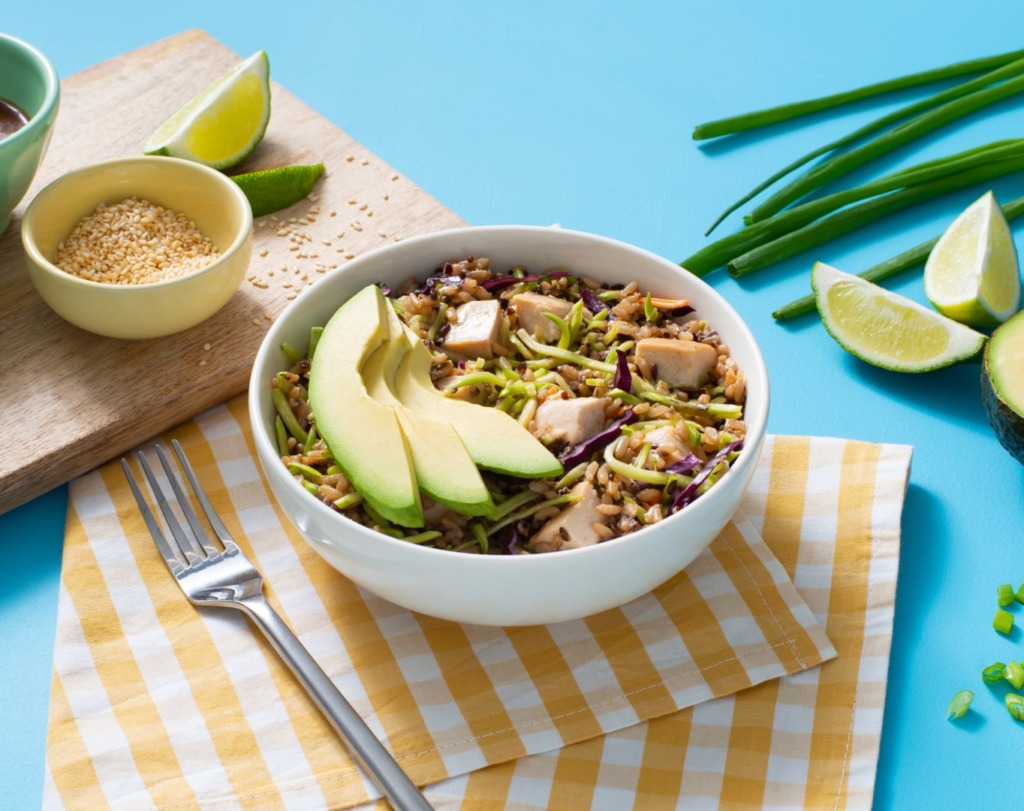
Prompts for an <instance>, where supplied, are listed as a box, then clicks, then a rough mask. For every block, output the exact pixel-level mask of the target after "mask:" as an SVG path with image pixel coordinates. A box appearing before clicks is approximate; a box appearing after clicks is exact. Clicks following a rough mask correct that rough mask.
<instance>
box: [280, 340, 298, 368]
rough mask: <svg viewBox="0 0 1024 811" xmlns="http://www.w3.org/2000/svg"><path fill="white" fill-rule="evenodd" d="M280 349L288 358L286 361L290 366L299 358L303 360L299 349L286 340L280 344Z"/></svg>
mask: <svg viewBox="0 0 1024 811" xmlns="http://www.w3.org/2000/svg"><path fill="white" fill-rule="evenodd" d="M281 351H282V352H284V354H285V356H286V357H287V358H288V362H289V363H290V364H291V365H292V366H294V365H295V364H296V363H298V362H299V361H300V360H303V357H302V355H300V354H299V351H298V350H297V349H296V348H295V347H294V346H292V345H291V344H290V343H288V342H287V341H285V342H284V343H283V344H281Z"/></svg>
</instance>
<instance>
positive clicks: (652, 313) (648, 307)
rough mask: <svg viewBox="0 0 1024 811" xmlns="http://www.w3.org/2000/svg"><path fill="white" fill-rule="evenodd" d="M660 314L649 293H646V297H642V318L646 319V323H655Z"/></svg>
mask: <svg viewBox="0 0 1024 811" xmlns="http://www.w3.org/2000/svg"><path fill="white" fill-rule="evenodd" d="M660 315H661V313H659V312H658V308H657V307H655V306H654V303H653V302H652V301H651V294H650V293H648V294H647V298H645V299H644V318H646V319H647V323H648V324H657V323H658V318H659V316H660Z"/></svg>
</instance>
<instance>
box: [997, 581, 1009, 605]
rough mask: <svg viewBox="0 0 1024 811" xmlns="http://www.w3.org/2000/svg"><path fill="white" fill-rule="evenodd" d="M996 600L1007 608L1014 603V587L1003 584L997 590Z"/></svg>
mask: <svg viewBox="0 0 1024 811" xmlns="http://www.w3.org/2000/svg"><path fill="white" fill-rule="evenodd" d="M996 600H997V601H998V603H999V605H1001V606H1007V605H1009V604H1010V603H1012V602H1013V586H1011V585H1010V584H1009V583H1003V584H1002V585H1001V586H999V587H998V588H997V589H996Z"/></svg>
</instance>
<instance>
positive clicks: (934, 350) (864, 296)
mask: <svg viewBox="0 0 1024 811" xmlns="http://www.w3.org/2000/svg"><path fill="white" fill-rule="evenodd" d="M811 286H812V287H813V288H814V298H815V302H816V303H817V305H818V312H820V313H821V320H822V323H823V324H824V325H825V329H826V330H828V333H829V335H831V336H832V337H833V338H835V340H836V342H837V343H838V344H839V345H840V346H841V347H843V349H845V350H846V351H847V352H850V353H851V354H854V355H856V356H857V357H858V358H860V359H861V360H864V361H867V362H868V363H870V364H873V365H875V366H881V367H882V368H883V369H890V370H892V371H894V372H930V371H932V370H933V369H940V368H942V367H943V366H950V365H951V364H954V363H958V362H959V361H963V360H967V359H968V358H972V357H974V356H975V355H977V354H978V352H980V351H981V349H982V347H984V345H985V341H986V340H988V339H987V338H986V337H985V336H984V335H982V334H981V333H980V332H975V331H974V330H972V329H970V328H968V327H965V326H964V325H963V324H960V323H958V322H956V321H954V320H953V319H951V318H946V316H944V315H940V314H939V313H937V312H935V311H934V310H929V309H928V308H927V307H923V306H921V305H920V304H918V303H917V302H916V301H911V300H910V299H908V298H905V297H903V296H900V295H897V294H896V293H893V292H891V291H889V290H886V289H885V288H884V287H879V286H878V285H876V284H872V283H871V282H868V281H865V280H864V279H862V278H860V277H859V276H854V275H852V274H849V273H843V272H842V271H841V270H836V269H835V268H834V267H831V266H830V265H826V264H825V263H824V262H817V263H816V264H815V265H814V270H813V271H811Z"/></svg>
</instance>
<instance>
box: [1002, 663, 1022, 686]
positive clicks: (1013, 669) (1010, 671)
mask: <svg viewBox="0 0 1024 811" xmlns="http://www.w3.org/2000/svg"><path fill="white" fill-rule="evenodd" d="M1003 678H1004V679H1006V680H1007V681H1008V682H1010V684H1012V685H1013V689H1014V690H1019V689H1020V688H1021V687H1024V667H1021V664H1020V662H1008V663H1007V665H1006V672H1005V673H1003Z"/></svg>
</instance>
